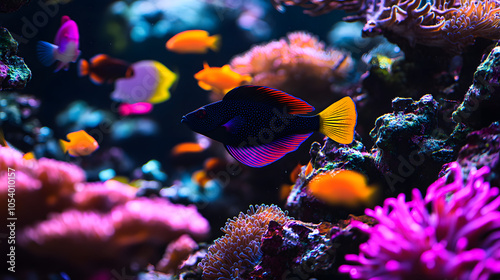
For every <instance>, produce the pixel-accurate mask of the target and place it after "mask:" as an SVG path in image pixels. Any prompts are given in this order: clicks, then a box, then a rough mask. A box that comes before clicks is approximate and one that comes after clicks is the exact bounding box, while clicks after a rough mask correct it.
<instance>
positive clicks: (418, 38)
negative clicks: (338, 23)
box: [273, 0, 500, 53]
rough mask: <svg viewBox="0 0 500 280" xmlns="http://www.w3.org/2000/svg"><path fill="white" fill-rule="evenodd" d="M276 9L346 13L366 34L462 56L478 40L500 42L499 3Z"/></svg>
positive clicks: (361, 1)
mask: <svg viewBox="0 0 500 280" xmlns="http://www.w3.org/2000/svg"><path fill="white" fill-rule="evenodd" d="M273 2H274V5H275V6H280V5H281V4H285V5H299V6H302V7H304V8H306V9H308V13H310V14H321V13H326V12H329V11H331V10H345V11H347V12H354V13H356V15H353V16H348V17H346V18H345V19H344V20H346V21H356V20H361V21H364V22H365V26H364V28H363V34H364V35H365V36H375V35H379V34H385V33H393V34H396V35H397V36H400V37H403V38H406V39H407V40H408V41H409V42H410V44H412V45H414V44H421V45H426V46H435V47H442V48H444V49H447V50H449V51H451V52H453V53H460V52H462V50H463V49H464V48H465V47H466V46H467V45H471V44H473V43H474V41H475V38H478V37H481V38H486V39H491V40H498V39H500V3H499V2H498V1H496V0H485V1H479V0H436V1H433V3H429V2H427V1H425V0H406V1H405V0H375V1H368V0H347V1H346V0H330V1H315V0H311V1H286V0H274V1H273Z"/></svg>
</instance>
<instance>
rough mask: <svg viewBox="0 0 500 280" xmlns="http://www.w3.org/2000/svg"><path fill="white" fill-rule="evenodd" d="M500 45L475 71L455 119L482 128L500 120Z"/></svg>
mask: <svg viewBox="0 0 500 280" xmlns="http://www.w3.org/2000/svg"><path fill="white" fill-rule="evenodd" d="M499 85H500V46H497V47H495V48H493V50H491V52H490V54H489V55H488V57H487V58H486V59H485V60H484V61H483V62H482V63H481V64H480V65H479V67H478V68H477V70H476V72H475V73H474V82H473V83H472V85H471V86H470V87H469V90H468V91H467V93H466V94H465V97H464V100H463V102H462V104H460V106H459V107H458V109H457V110H456V111H455V112H453V120H455V121H456V122H460V123H464V124H466V125H468V126H470V127H472V128H475V129H480V128H483V127H486V126H488V125H490V124H491V123H492V122H494V121H498V120H500V114H498V112H499V110H500V90H499V88H498V86H499Z"/></svg>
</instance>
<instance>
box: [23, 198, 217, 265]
mask: <svg viewBox="0 0 500 280" xmlns="http://www.w3.org/2000/svg"><path fill="white" fill-rule="evenodd" d="M208 232H209V225H208V221H207V220H205V218H203V217H202V216H201V215H200V214H199V213H198V212H197V210H196V208H194V207H187V206H182V205H175V204H172V203H170V202H168V201H166V200H164V199H159V198H158V199H146V198H137V199H132V200H129V201H127V202H126V203H124V204H121V205H118V206H116V207H114V208H113V209H111V211H110V212H106V213H99V212H96V211H77V210H73V209H71V210H67V211H65V212H63V213H60V214H52V215H51V217H50V218H49V219H48V220H46V221H42V222H40V223H37V224H34V225H32V226H29V227H27V228H26V229H24V230H23V231H22V232H21V233H20V236H19V239H20V240H19V241H20V244H22V246H23V247H24V248H26V249H27V250H28V251H30V252H32V253H34V254H36V255H38V256H41V257H50V258H54V259H58V260H60V261H64V262H66V263H70V264H72V265H75V266H83V267H89V266H95V267H99V265H101V264H99V263H100V262H103V263H104V264H108V265H110V264H111V265H115V266H124V265H127V264H130V263H136V264H138V265H139V266H141V267H145V266H146V265H147V264H148V262H149V261H150V260H151V259H152V258H153V257H155V256H156V250H154V248H155V247H156V246H162V245H166V244H168V243H169V242H171V241H173V240H175V239H177V238H179V237H180V236H181V235H183V234H189V236H191V237H193V238H194V239H196V240H201V239H203V238H205V237H206V236H207V234H208ZM98 252H101V253H98ZM97 255H99V256H97Z"/></svg>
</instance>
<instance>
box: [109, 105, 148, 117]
mask: <svg viewBox="0 0 500 280" xmlns="http://www.w3.org/2000/svg"><path fill="white" fill-rule="evenodd" d="M152 110H153V104H151V103H148V102H138V103H134V104H128V103H122V104H120V105H119V106H118V114H120V115H121V116H124V117H125V116H128V115H144V114H147V113H149V112H151V111H152Z"/></svg>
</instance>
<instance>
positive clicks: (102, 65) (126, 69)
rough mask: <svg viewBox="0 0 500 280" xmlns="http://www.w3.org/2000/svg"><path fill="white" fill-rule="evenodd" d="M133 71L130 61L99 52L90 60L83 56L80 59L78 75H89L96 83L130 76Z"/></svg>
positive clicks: (110, 81)
mask: <svg viewBox="0 0 500 280" xmlns="http://www.w3.org/2000/svg"><path fill="white" fill-rule="evenodd" d="M133 72H134V71H133V69H132V68H131V67H130V63H128V62H126V61H123V60H121V59H117V58H112V57H110V56H108V55H106V54H98V55H96V56H94V57H92V58H91V59H90V61H87V60H85V59H83V58H82V59H80V60H79V61H78V75H79V76H80V77H83V76H87V75H88V76H89V77H90V80H91V81H92V82H94V83H95V84H103V83H112V82H114V81H116V80H117V79H118V78H123V77H127V78H128V77H131V76H132V75H133Z"/></svg>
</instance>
